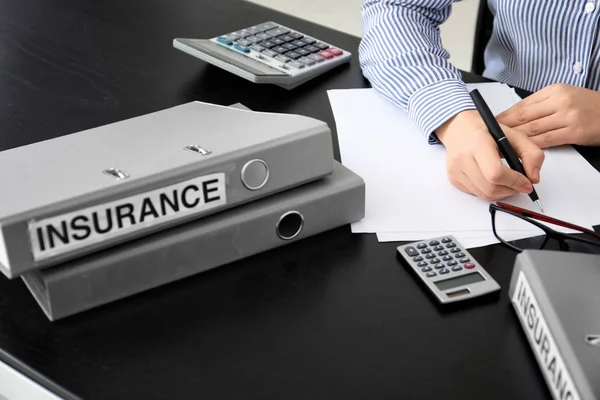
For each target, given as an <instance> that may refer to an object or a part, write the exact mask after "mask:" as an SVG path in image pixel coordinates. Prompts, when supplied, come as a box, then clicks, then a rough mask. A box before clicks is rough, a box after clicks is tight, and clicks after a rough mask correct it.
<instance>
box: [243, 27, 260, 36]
mask: <svg viewBox="0 0 600 400" xmlns="http://www.w3.org/2000/svg"><path fill="white" fill-rule="evenodd" d="M245 30H246V31H248V32H251V33H252V34H253V35H256V34H257V33H260V32H262V31H261V30H260V29H258V28H255V27H251V28H246V29H245Z"/></svg>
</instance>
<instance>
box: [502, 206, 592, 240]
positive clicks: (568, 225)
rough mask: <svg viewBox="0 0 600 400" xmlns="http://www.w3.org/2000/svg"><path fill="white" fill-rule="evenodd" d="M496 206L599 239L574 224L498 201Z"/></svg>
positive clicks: (587, 230) (589, 231) (590, 231)
mask: <svg viewBox="0 0 600 400" xmlns="http://www.w3.org/2000/svg"><path fill="white" fill-rule="evenodd" d="M496 205H498V206H499V207H500V208H503V209H505V210H509V211H513V212H516V213H519V214H521V215H523V216H525V217H529V218H533V219H537V220H540V221H544V222H549V223H551V224H554V225H558V226H562V227H563V228H568V229H572V230H574V231H579V232H581V233H587V234H588V235H591V236H594V237H595V238H597V239H600V235H598V234H597V233H596V232H594V231H592V230H590V229H587V228H584V227H583V226H579V225H574V224H571V223H569V222H566V221H561V220H559V219H556V218H552V217H548V216H547V215H543V214H539V213H536V212H535V211H530V210H526V209H524V208H521V207H517V206H513V205H510V204H506V203H502V202H500V201H498V202H497V203H496Z"/></svg>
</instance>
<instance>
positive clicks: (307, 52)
mask: <svg viewBox="0 0 600 400" xmlns="http://www.w3.org/2000/svg"><path fill="white" fill-rule="evenodd" d="M294 51H295V52H296V53H298V54H300V55H301V56H307V55H309V54H310V51H308V50H304V49H302V48H300V49H296V50H294Z"/></svg>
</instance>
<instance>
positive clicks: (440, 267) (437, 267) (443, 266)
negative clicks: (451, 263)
mask: <svg viewBox="0 0 600 400" xmlns="http://www.w3.org/2000/svg"><path fill="white" fill-rule="evenodd" d="M442 268H446V266H445V265H444V264H437V265H436V266H435V269H442Z"/></svg>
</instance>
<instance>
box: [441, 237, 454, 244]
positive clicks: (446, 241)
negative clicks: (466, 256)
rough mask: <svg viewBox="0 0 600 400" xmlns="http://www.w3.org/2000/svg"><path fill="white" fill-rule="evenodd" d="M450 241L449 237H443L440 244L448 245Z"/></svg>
mask: <svg viewBox="0 0 600 400" xmlns="http://www.w3.org/2000/svg"><path fill="white" fill-rule="evenodd" d="M451 241H452V239H451V238H449V237H445V238H443V239H442V243H450V242H451Z"/></svg>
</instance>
